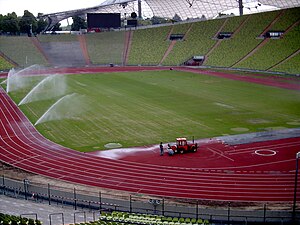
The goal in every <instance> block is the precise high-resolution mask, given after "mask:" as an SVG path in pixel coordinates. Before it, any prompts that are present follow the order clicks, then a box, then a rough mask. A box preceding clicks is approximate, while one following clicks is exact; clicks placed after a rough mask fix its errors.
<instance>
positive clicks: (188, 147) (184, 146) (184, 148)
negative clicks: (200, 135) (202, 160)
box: [171, 138, 198, 154]
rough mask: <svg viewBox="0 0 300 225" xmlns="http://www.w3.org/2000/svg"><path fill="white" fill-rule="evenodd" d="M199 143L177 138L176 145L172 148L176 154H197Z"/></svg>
mask: <svg viewBox="0 0 300 225" xmlns="http://www.w3.org/2000/svg"><path fill="white" fill-rule="evenodd" d="M197 148H198V146H197V143H194V141H193V143H190V144H189V143H188V142H187V140H186V138H176V145H173V146H171V149H172V150H173V152H174V153H181V154H182V153H184V152H196V151H197Z"/></svg>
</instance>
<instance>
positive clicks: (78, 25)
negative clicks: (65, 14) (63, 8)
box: [71, 16, 87, 31]
mask: <svg viewBox="0 0 300 225" xmlns="http://www.w3.org/2000/svg"><path fill="white" fill-rule="evenodd" d="M72 19H73V24H72V26H71V30H73V31H79V30H80V29H86V28H87V23H86V21H85V20H84V19H83V18H81V17H80V16H73V17H72Z"/></svg>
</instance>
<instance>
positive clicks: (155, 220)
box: [80, 212, 210, 225]
mask: <svg viewBox="0 0 300 225" xmlns="http://www.w3.org/2000/svg"><path fill="white" fill-rule="evenodd" d="M125 224H140V225H202V224H203V225H208V224H210V222H209V221H208V220H203V219H195V218H178V217H165V216H162V215H152V214H140V213H127V212H112V213H106V212H102V213H101V216H100V218H99V220H98V221H95V222H89V223H80V225H125Z"/></svg>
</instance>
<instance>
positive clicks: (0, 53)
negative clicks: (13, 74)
mask: <svg viewBox="0 0 300 225" xmlns="http://www.w3.org/2000/svg"><path fill="white" fill-rule="evenodd" d="M0 56H1V57H2V58H3V59H5V60H6V61H7V62H9V63H10V64H12V65H13V66H14V67H18V66H19V64H18V63H16V62H15V61H14V60H12V59H11V58H9V57H7V56H6V55H5V54H4V53H3V52H1V51H0Z"/></svg>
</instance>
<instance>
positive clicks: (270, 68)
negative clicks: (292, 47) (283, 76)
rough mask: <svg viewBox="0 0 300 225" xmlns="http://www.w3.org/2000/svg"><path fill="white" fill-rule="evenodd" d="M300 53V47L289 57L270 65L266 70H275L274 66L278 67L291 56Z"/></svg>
mask: <svg viewBox="0 0 300 225" xmlns="http://www.w3.org/2000/svg"><path fill="white" fill-rule="evenodd" d="M298 54H300V49H298V50H297V51H296V52H294V53H293V54H291V55H290V56H289V57H287V58H285V59H284V60H282V61H280V62H278V63H276V64H275V65H273V66H271V67H269V68H268V69H266V71H270V70H273V69H274V68H276V67H277V66H279V65H281V64H283V63H285V62H287V61H288V60H290V59H291V58H293V57H295V56H296V55H298Z"/></svg>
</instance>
